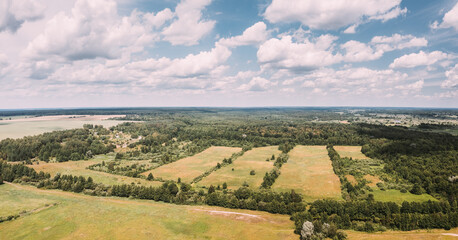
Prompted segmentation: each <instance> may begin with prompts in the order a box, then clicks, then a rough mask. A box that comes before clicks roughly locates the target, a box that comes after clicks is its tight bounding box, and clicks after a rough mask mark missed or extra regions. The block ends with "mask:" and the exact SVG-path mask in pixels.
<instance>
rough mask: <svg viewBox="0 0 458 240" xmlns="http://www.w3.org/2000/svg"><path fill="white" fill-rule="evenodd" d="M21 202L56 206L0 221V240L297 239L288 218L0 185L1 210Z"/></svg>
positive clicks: (215, 208)
mask: <svg viewBox="0 0 458 240" xmlns="http://www.w3.org/2000/svg"><path fill="white" fill-rule="evenodd" d="M18 199H26V200H27V201H35V200H36V199H45V200H46V201H49V202H53V203H58V204H57V205H56V206H52V207H49V208H44V209H43V210H40V211H35V212H33V213H32V214H30V215H27V216H21V217H20V218H18V219H16V220H13V221H8V222H3V223H0V239H8V240H14V239H21V240H22V239H34V240H35V239H46V240H48V239H266V240H269V239H294V240H295V239H298V236H297V235H295V234H294V233H293V228H294V224H293V223H292V222H291V221H290V220H289V217H288V216H286V215H278V214H269V213H265V212H256V211H248V210H232V209H224V208H218V207H206V206H183V205H172V204H166V203H157V202H152V201H140V200H129V199H121V198H97V197H91V196H85V195H81V194H75V193H69V192H62V191H58V190H40V189H36V188H34V187H29V186H22V185H16V184H14V185H13V184H4V185H0V201H1V202H2V204H1V205H0V212H3V211H4V209H6V208H10V206H15V205H18V203H17V201H18ZM40 204H42V203H40ZM40 204H39V205H40ZM19 205H20V204H19ZM25 206H27V205H25Z"/></svg>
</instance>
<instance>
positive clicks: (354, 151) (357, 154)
mask: <svg viewBox="0 0 458 240" xmlns="http://www.w3.org/2000/svg"><path fill="white" fill-rule="evenodd" d="M334 149H335V150H336V151H337V153H339V155H340V157H348V158H353V159H369V158H368V157H366V155H364V154H363V153H362V152H361V146H334Z"/></svg>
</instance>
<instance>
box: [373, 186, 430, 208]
mask: <svg viewBox="0 0 458 240" xmlns="http://www.w3.org/2000/svg"><path fill="white" fill-rule="evenodd" d="M370 193H372V194H374V199H375V200H377V201H381V202H395V203H398V204H401V203H402V202H404V201H407V202H425V201H430V200H431V201H437V199H435V198H434V197H432V196H431V195H429V194H426V193H424V194H421V195H416V194H412V193H410V192H405V193H402V192H401V191H399V190H397V189H387V190H380V189H376V188H373V191H372V192H370Z"/></svg>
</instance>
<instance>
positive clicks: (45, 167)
mask: <svg viewBox="0 0 458 240" xmlns="http://www.w3.org/2000/svg"><path fill="white" fill-rule="evenodd" d="M113 159H114V155H113V154H107V155H99V156H96V157H94V158H93V159H90V160H86V161H84V160H81V161H69V162H61V163H59V162H53V163H46V162H41V161H40V164H39V165H32V166H31V167H32V168H34V169H35V170H36V171H37V172H39V171H43V172H47V173H49V174H51V176H54V175H56V174H57V173H60V174H62V175H64V174H66V175H69V174H71V175H73V176H83V177H86V178H88V177H92V179H93V180H94V182H96V183H103V184H107V185H116V184H131V183H132V182H134V183H137V184H138V183H140V184H142V185H145V186H160V185H161V184H162V183H161V182H156V181H147V180H144V179H140V178H131V177H126V176H121V175H115V174H110V173H105V172H99V171H93V170H89V169H86V168H87V167H88V166H90V165H93V164H97V163H101V162H102V161H105V162H109V161H110V160H113Z"/></svg>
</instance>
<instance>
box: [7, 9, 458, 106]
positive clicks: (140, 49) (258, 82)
mask: <svg viewBox="0 0 458 240" xmlns="http://www.w3.org/2000/svg"><path fill="white" fill-rule="evenodd" d="M457 33H458V1H457V0H437V1H436V0H435V1H430V0H259V1H256V0H230V1H228V0H150V1H147V0H132V1H128V0H68V1H60V0H40V1H38V0H6V1H2V2H1V3H0V84H1V85H0V86H1V87H0V109H2V108H3V109H5V108H48V107H120V106H123V107H124V106H125V107H129V106H132V107H135V106H237V107H251V106H393V107H454V108H456V107H458V55H457V54H458V53H457V49H458V34H457Z"/></svg>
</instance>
